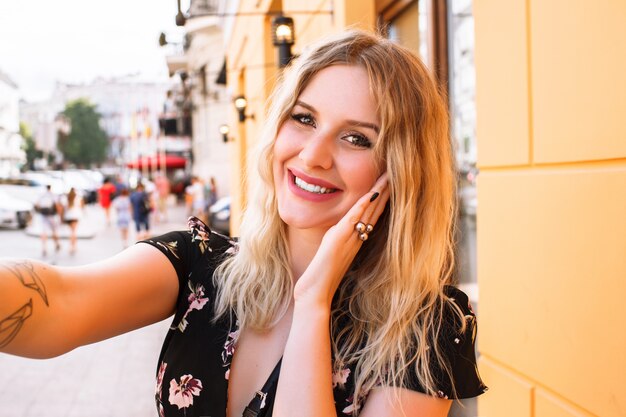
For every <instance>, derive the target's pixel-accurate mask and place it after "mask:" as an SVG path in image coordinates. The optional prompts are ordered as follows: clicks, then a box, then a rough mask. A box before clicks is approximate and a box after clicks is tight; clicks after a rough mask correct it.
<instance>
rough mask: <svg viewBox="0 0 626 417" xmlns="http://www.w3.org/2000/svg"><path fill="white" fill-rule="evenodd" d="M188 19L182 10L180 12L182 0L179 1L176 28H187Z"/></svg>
mask: <svg viewBox="0 0 626 417" xmlns="http://www.w3.org/2000/svg"><path fill="white" fill-rule="evenodd" d="M186 21H187V19H186V18H185V15H184V14H183V12H182V10H180V0H178V13H177V14H176V26H185V22H186Z"/></svg>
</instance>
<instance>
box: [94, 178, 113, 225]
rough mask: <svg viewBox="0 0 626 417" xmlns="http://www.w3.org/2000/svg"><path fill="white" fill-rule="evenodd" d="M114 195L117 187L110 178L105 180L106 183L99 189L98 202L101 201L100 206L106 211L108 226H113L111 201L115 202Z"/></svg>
mask: <svg viewBox="0 0 626 417" xmlns="http://www.w3.org/2000/svg"><path fill="white" fill-rule="evenodd" d="M114 194H115V185H113V183H111V179H110V178H105V179H104V183H103V184H102V186H101V187H100V188H99V189H98V200H99V201H100V206H101V207H102V208H103V209H104V214H105V215H106V219H107V225H110V224H111V201H113V197H114Z"/></svg>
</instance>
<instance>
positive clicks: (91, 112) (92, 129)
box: [58, 99, 109, 166]
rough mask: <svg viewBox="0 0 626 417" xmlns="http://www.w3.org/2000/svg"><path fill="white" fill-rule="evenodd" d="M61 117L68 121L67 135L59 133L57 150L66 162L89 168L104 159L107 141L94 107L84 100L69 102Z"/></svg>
mask: <svg viewBox="0 0 626 417" xmlns="http://www.w3.org/2000/svg"><path fill="white" fill-rule="evenodd" d="M63 115H64V116H65V117H67V118H68V119H69V122H70V126H71V130H70V133H69V134H67V135H66V134H64V133H63V132H59V143H58V146H59V150H60V151H61V153H62V154H63V157H64V159H65V160H66V161H68V162H71V163H74V164H76V165H80V166H89V165H91V164H93V163H99V162H102V161H104V160H105V159H106V156H107V148H108V145H109V141H108V138H107V135H106V133H105V132H104V130H102V128H101V127H100V115H99V114H98V112H96V106H95V105H93V104H91V103H89V102H88V101H87V100H86V99H78V100H74V101H70V102H68V103H67V104H66V106H65V110H64V111H63Z"/></svg>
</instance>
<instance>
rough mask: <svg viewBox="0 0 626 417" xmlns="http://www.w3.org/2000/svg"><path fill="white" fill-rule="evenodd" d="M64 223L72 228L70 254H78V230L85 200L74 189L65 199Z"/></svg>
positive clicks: (71, 189)
mask: <svg viewBox="0 0 626 417" xmlns="http://www.w3.org/2000/svg"><path fill="white" fill-rule="evenodd" d="M62 205H63V223H65V224H67V225H68V226H69V227H70V254H72V255H73V254H74V253H76V229H77V227H78V220H80V218H81V215H82V210H83V199H82V198H81V197H80V196H79V195H77V194H76V190H75V189H74V187H72V188H70V191H69V192H68V193H67V195H65V196H64V197H63V203H62Z"/></svg>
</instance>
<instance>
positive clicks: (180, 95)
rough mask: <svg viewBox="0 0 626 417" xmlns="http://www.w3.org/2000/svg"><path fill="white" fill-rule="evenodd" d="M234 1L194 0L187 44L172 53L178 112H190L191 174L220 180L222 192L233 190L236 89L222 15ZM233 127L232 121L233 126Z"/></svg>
mask: <svg viewBox="0 0 626 417" xmlns="http://www.w3.org/2000/svg"><path fill="white" fill-rule="evenodd" d="M228 3H230V5H231V6H232V3H233V2H227V1H214V0H192V1H191V2H190V6H189V10H188V11H187V13H186V16H187V19H186V21H185V24H184V31H185V37H184V40H183V42H182V44H179V45H175V44H173V45H169V46H170V47H171V49H170V51H169V53H168V55H167V57H166V61H167V65H168V69H169V72H170V75H171V76H172V78H173V79H175V80H177V83H176V85H175V86H174V87H173V89H172V94H171V95H172V97H174V101H175V103H176V105H175V112H177V113H179V114H181V113H184V114H185V115H186V116H188V117H189V119H188V120H189V123H190V127H191V129H190V132H189V133H190V138H191V146H192V154H193V161H192V166H191V173H192V174H193V175H195V176H198V177H200V178H201V179H202V180H203V181H205V182H208V181H209V180H210V179H211V178H213V179H214V180H215V183H216V186H217V194H218V197H223V196H228V195H230V193H231V180H230V177H231V171H230V152H231V148H232V144H231V143H230V138H231V136H229V134H228V133H222V132H221V129H224V127H223V126H224V125H226V126H228V109H229V108H230V107H231V99H232V94H230V92H229V91H228V90H227V88H226V78H227V74H226V72H225V68H224V66H225V62H224V60H225V40H224V33H225V31H224V19H223V18H221V17H219V15H220V14H223V13H224V12H225V10H226V8H227V7H231V6H229V5H228ZM228 128H230V126H229V127H228Z"/></svg>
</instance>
